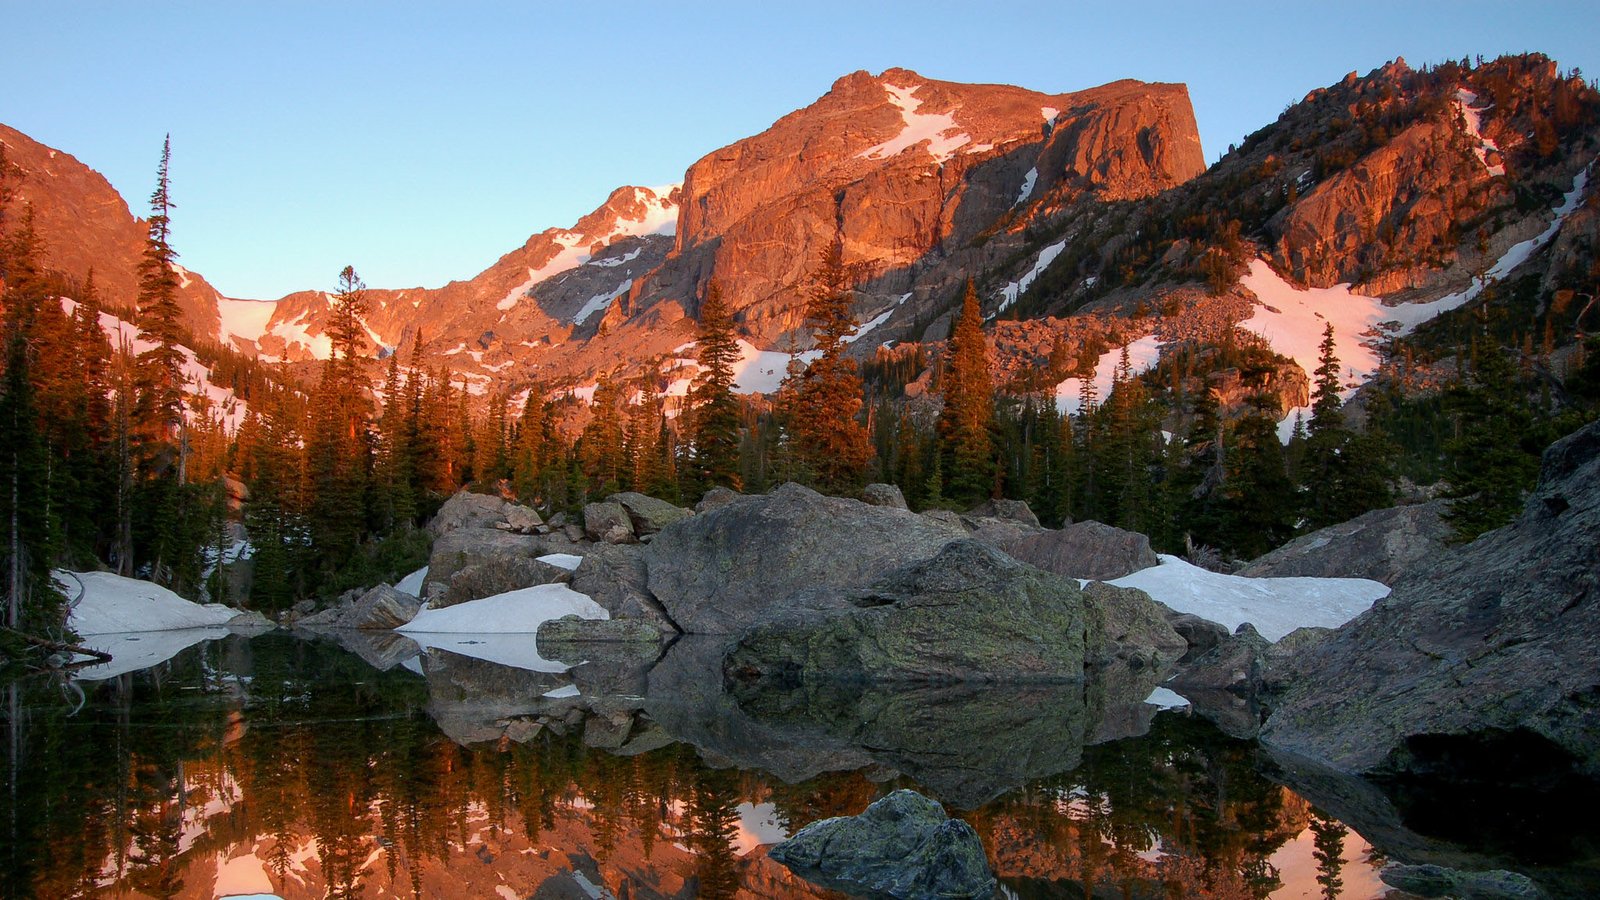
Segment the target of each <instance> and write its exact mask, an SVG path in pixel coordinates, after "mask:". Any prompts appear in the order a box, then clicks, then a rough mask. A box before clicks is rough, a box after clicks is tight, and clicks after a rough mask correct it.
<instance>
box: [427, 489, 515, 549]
mask: <svg viewBox="0 0 1600 900" xmlns="http://www.w3.org/2000/svg"><path fill="white" fill-rule="evenodd" d="M511 505H512V504H510V503H507V502H506V501H505V500H502V499H501V498H499V497H495V496H492V495H489V494H474V493H472V492H471V491H460V492H458V493H456V495H455V496H453V497H451V498H450V499H449V500H446V501H445V502H444V505H443V506H441V507H439V511H438V512H437V513H435V514H434V517H433V518H432V519H430V520H428V525H427V530H428V533H429V534H431V535H433V537H434V538H435V539H437V538H439V537H442V536H444V535H446V534H449V533H450V532H452V531H455V530H456V529H458V528H493V527H495V525H496V524H498V523H500V522H504V521H505V520H506V508H507V507H509V506H511Z"/></svg>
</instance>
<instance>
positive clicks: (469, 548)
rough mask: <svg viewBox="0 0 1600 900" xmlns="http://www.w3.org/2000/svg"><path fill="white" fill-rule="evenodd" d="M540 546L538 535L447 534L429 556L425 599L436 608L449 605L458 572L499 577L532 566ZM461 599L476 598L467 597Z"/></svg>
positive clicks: (463, 530)
mask: <svg viewBox="0 0 1600 900" xmlns="http://www.w3.org/2000/svg"><path fill="white" fill-rule="evenodd" d="M540 546H541V544H540V540H539V538H538V537H536V536H533V535H526V534H515V533H512V532H508V531H501V530H499V529H497V528H492V527H477V526H463V527H459V528H455V529H453V530H449V531H446V532H444V533H443V534H441V535H440V536H439V537H438V538H437V539H436V540H435V541H434V542H433V552H432V553H431V554H430V555H429V556H428V576H427V578H425V579H424V580H423V583H422V598H423V599H424V600H427V601H429V602H430V603H433V604H434V605H435V606H439V605H447V601H446V600H445V594H446V593H447V592H448V591H449V589H450V584H451V580H452V579H453V578H454V577H455V575H456V573H458V572H461V571H463V570H465V569H468V568H470V567H474V566H478V567H485V568H483V569H480V570H479V571H480V573H481V574H483V575H484V577H485V579H486V580H488V579H493V578H496V577H498V575H496V574H494V573H499V574H505V573H507V572H510V571H512V570H518V569H521V568H522V567H524V566H531V562H532V560H533V558H534V557H536V556H538V555H539V553H540ZM530 571H531V569H530ZM522 586H523V587H527V586H528V585H522ZM470 593H471V591H468V592H467V594H470ZM460 596H461V598H462V599H473V598H472V597H470V596H466V595H465V594H463V595H460ZM483 596H487V595H483Z"/></svg>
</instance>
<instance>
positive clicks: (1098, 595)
mask: <svg viewBox="0 0 1600 900" xmlns="http://www.w3.org/2000/svg"><path fill="white" fill-rule="evenodd" d="M1083 600H1084V608H1085V612H1086V618H1087V620H1088V623H1089V629H1088V637H1087V639H1086V641H1087V647H1086V650H1087V652H1088V655H1089V662H1090V664H1091V665H1100V666H1105V665H1108V664H1110V663H1113V662H1125V663H1127V664H1129V665H1131V666H1132V667H1133V668H1134V669H1136V670H1138V669H1146V668H1149V669H1158V670H1164V669H1166V668H1167V667H1169V666H1171V665H1172V664H1173V663H1175V662H1177V661H1178V660H1179V659H1182V658H1183V655H1184V654H1185V653H1187V652H1188V650H1189V642H1188V641H1187V640H1186V639H1185V638H1184V636H1183V635H1181V634H1179V633H1178V632H1177V630H1176V629H1174V628H1173V627H1172V625H1171V623H1169V622H1168V621H1167V616H1166V607H1163V606H1162V605H1161V604H1159V603H1157V602H1155V601H1154V600H1152V599H1150V595H1149V594H1147V593H1145V592H1144V591H1141V590H1139V589H1138V588H1124V587H1114V586H1112V585H1109V584H1105V583H1103V582H1099V581H1095V582H1091V583H1090V584H1088V585H1087V586H1085V587H1084V588H1083Z"/></svg>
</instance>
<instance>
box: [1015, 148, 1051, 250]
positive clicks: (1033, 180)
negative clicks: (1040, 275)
mask: <svg viewBox="0 0 1600 900" xmlns="http://www.w3.org/2000/svg"><path fill="white" fill-rule="evenodd" d="M1038 183H1039V167H1038V166H1034V167H1033V168H1031V169H1029V170H1028V174H1026V175H1024V176H1022V189H1021V190H1019V191H1017V199H1016V200H1014V201H1012V203H1011V205H1012V206H1021V205H1022V201H1024V200H1026V199H1028V198H1029V197H1032V196H1033V188H1034V185H1037V184H1038ZM1057 252H1059V251H1057Z"/></svg>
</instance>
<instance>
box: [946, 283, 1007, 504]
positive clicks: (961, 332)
mask: <svg viewBox="0 0 1600 900" xmlns="http://www.w3.org/2000/svg"><path fill="white" fill-rule="evenodd" d="M946 358H947V362H946V364H945V368H944V380H943V384H942V388H943V394H944V408H943V409H942V410H941V411H940V413H939V422H938V431H939V454H940V456H941V458H942V463H943V465H944V469H945V472H946V473H947V478H948V483H947V485H946V493H947V495H948V496H949V497H950V498H951V499H954V500H956V501H957V502H959V503H963V504H966V505H969V506H970V505H972V504H974V503H977V502H978V501H980V500H982V499H983V498H984V497H987V496H991V495H992V494H993V493H995V482H996V478H997V474H996V460H995V443H994V435H993V434H992V430H993V428H994V383H993V379H992V377H991V376H990V374H989V351H988V344H987V342H986V341H985V339H984V336H983V314H982V312H981V310H980V309H979V308H978V292H977V288H976V287H975V286H974V285H973V283H972V280H971V279H968V280H967V285H966V290H965V292H964V294H963V296H962V301H961V314H960V316H959V317H958V318H957V319H956V326H955V330H954V331H953V332H952V333H951V335H950V343H949V346H948V347H947V350H946Z"/></svg>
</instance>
